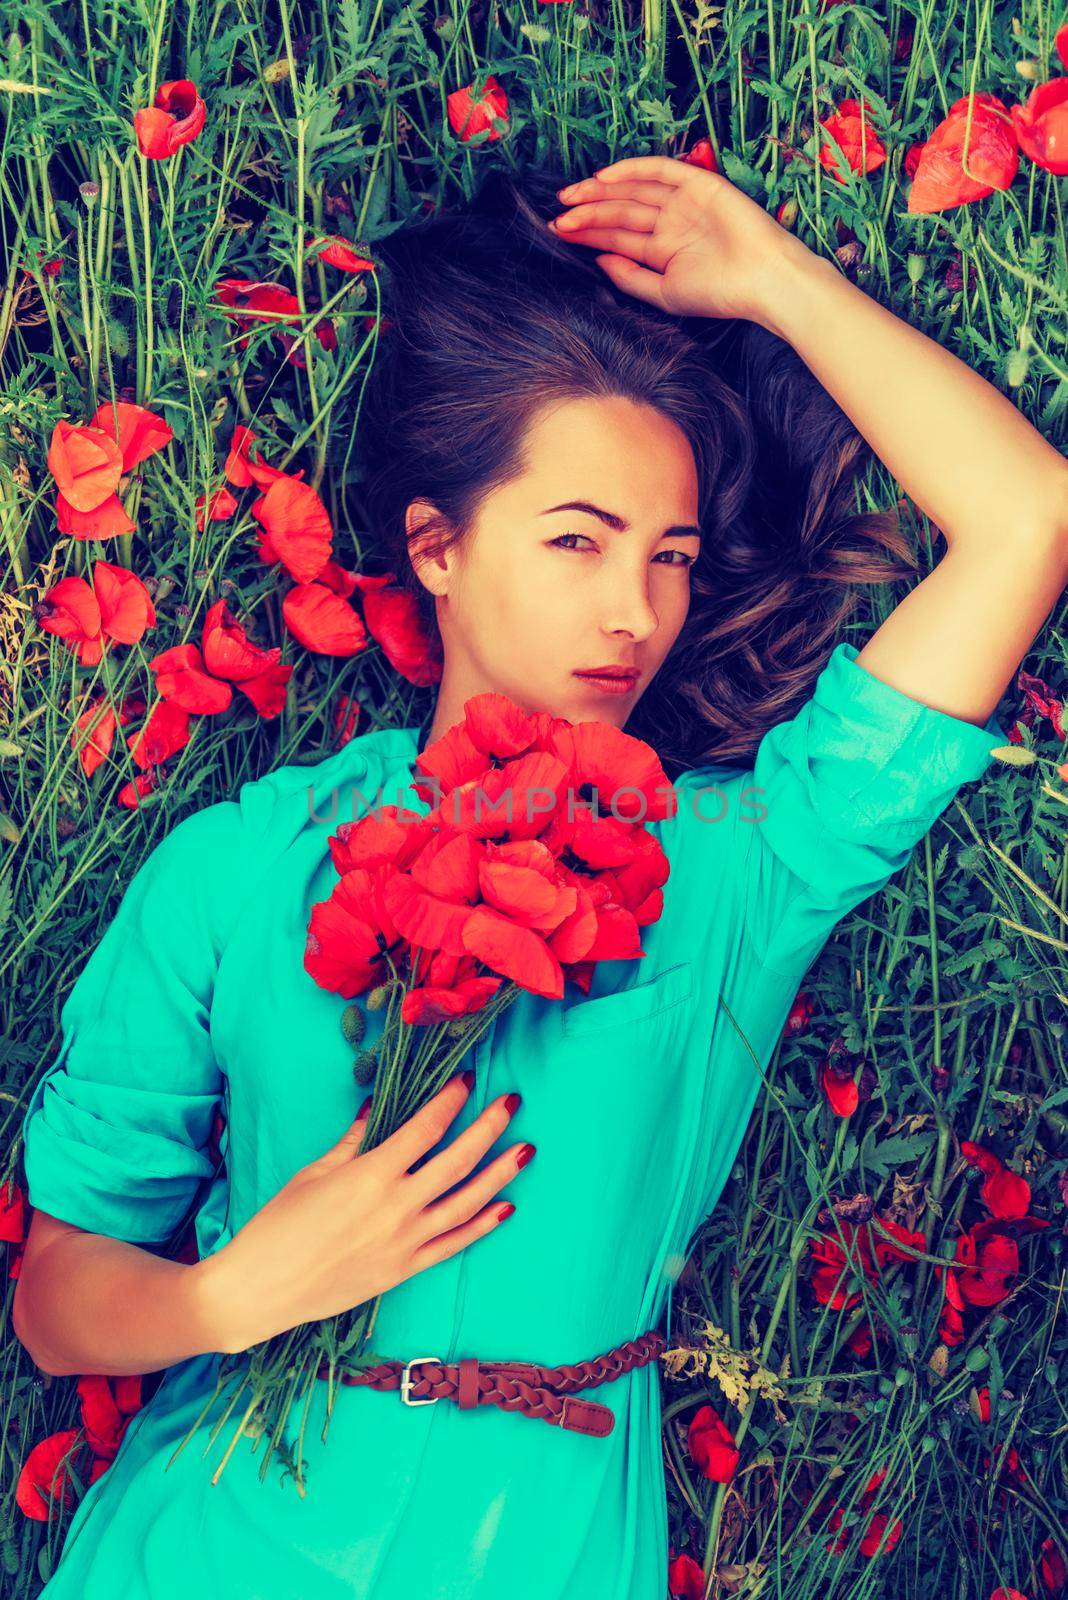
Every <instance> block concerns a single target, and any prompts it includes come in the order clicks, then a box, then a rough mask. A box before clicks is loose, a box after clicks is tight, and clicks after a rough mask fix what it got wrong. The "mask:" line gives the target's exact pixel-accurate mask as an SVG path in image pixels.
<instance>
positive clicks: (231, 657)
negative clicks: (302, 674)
mask: <svg viewBox="0 0 1068 1600" xmlns="http://www.w3.org/2000/svg"><path fill="white" fill-rule="evenodd" d="M201 642H202V647H203V657H204V667H205V669H206V670H207V671H208V672H210V673H211V674H212V676H213V677H216V678H225V679H226V680H227V681H228V682H230V683H234V684H236V686H237V688H238V689H239V690H240V691H241V693H242V694H244V695H246V696H247V697H248V699H249V700H251V701H252V704H253V705H254V706H255V707H256V709H257V711H258V712H259V713H260V715H261V716H262V717H267V718H269V717H276V716H277V715H278V713H279V712H280V711H281V709H282V707H283V706H284V705H285V701H286V686H287V684H288V683H289V680H290V678H291V677H292V675H293V667H292V664H291V663H287V664H285V665H283V663H282V661H281V655H282V650H281V646H279V645H274V646H271V647H269V648H267V649H263V648H261V647H260V646H259V645H255V644H253V643H252V642H251V640H250V639H249V638H248V637H247V635H246V633H245V630H244V628H243V627H242V626H241V624H240V623H239V622H237V621H236V620H235V619H234V618H233V617H232V616H231V615H230V612H229V609H228V607H227V603H226V601H225V600H216V602H215V604H214V605H213V606H210V607H209V608H208V613H207V616H206V617H205V618H204V628H203V632H202V635H201Z"/></svg>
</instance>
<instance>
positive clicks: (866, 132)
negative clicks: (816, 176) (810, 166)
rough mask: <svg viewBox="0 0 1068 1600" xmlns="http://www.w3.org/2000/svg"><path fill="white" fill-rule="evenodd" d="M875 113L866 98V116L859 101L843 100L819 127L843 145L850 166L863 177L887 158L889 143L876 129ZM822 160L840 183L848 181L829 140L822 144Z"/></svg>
mask: <svg viewBox="0 0 1068 1600" xmlns="http://www.w3.org/2000/svg"><path fill="white" fill-rule="evenodd" d="M873 116H874V112H873V110H872V107H871V106H870V104H869V103H868V101H867V100H865V102H864V107H863V116H862V114H861V104H860V101H858V100H843V101H842V102H841V104H840V105H839V106H837V107H836V108H835V110H834V111H832V113H831V115H830V116H829V117H824V118H822V119H821V121H820V127H821V128H824V129H825V130H826V131H827V132H828V133H829V134H831V135H832V137H833V138H835V139H836V140H837V141H838V143H839V144H840V145H841V147H842V151H843V153H844V155H845V158H846V161H847V162H848V163H849V166H850V168H851V170H852V171H853V172H855V173H857V174H859V175H860V176H862V177H864V176H867V174H868V173H869V172H874V171H875V169H876V167H881V166H882V164H883V162H884V161H885V160H886V146H885V145H884V144H883V142H882V140H881V139H880V138H879V136H878V134H877V133H876V132H875V127H874V124H873V122H872V117H873ZM820 164H821V165H822V166H824V167H827V168H828V169H829V171H830V172H831V175H832V177H833V178H834V179H835V181H836V182H837V183H845V182H846V179H845V178H844V177H843V176H842V175H841V173H840V172H839V170H838V158H837V156H836V154H835V152H834V150H832V148H831V146H830V145H829V144H822V145H821V146H820Z"/></svg>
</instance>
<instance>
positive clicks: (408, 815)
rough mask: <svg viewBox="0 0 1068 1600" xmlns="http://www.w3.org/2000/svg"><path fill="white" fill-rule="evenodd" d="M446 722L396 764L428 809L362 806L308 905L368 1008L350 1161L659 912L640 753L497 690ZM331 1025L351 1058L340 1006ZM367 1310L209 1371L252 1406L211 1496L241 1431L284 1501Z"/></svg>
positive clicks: (316, 949) (648, 785)
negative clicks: (377, 1032) (280, 1477)
mask: <svg viewBox="0 0 1068 1600" xmlns="http://www.w3.org/2000/svg"><path fill="white" fill-rule="evenodd" d="M464 713H465V716H464V720H463V721H462V722H459V723H456V724H455V725H454V726H453V727H451V728H450V729H449V730H448V732H447V733H445V734H444V735H443V736H442V737H441V738H440V739H437V740H436V741H435V742H434V743H432V744H430V745H428V746H427V748H426V749H425V750H423V751H422V752H421V753H420V754H419V756H418V758H417V760H416V763H415V768H414V773H415V776H414V777H413V781H412V785H411V787H412V789H413V791H414V793H415V794H416V795H417V796H418V797H419V799H420V800H421V801H423V802H424V803H425V804H426V805H428V806H429V807H430V808H431V809H430V810H429V811H428V812H427V813H426V814H425V815H424V814H421V813H420V812H418V811H416V810H414V809H410V808H407V807H403V806H399V805H382V806H378V807H376V808H375V809H374V810H372V811H369V812H367V813H366V814H365V815H363V816H362V817H360V818H359V819H358V820H354V821H352V822H344V823H342V824H341V825H340V827H339V828H338V829H337V831H336V832H335V833H334V834H333V835H332V837H331V839H330V841H329V843H330V853H331V856H332V859H333V862H334V865H335V867H336V868H337V871H338V880H337V883H336V884H335V885H334V888H333V890H332V891H331V894H330V896H329V898H328V899H326V900H324V901H320V902H319V903H318V904H316V905H315V906H314V907H313V909H312V914H311V921H310V924H309V928H308V939H307V945H306V950H305V957H304V965H305V968H306V970H307V972H308V973H309V974H310V975H311V977H312V978H314V980H315V982H316V983H318V984H319V985H321V987H323V988H324V989H329V990H331V991H332V992H334V993H337V994H339V995H341V996H343V997H345V998H346V999H349V1000H351V999H353V997H354V996H356V995H367V1001H366V1005H367V1007H368V1009H370V1010H375V1011H378V1010H382V1009H383V1008H385V1019H384V1025H383V1031H382V1034H381V1036H380V1037H379V1039H378V1040H377V1042H376V1044H375V1046H374V1048H373V1049H372V1050H364V1051H362V1052H361V1054H360V1056H358V1057H357V1061H356V1066H355V1069H354V1076H355V1079H356V1082H357V1084H359V1083H366V1081H367V1080H368V1079H369V1078H370V1076H371V1075H372V1073H374V1074H375V1075H376V1082H375V1098H374V1109H373V1110H372V1112H371V1114H370V1117H369V1118H368V1122H367V1126H366V1128H365V1132H364V1139H363V1143H362V1145H361V1150H367V1149H370V1148H371V1147H372V1146H373V1145H375V1144H378V1143H380V1142H381V1141H382V1140H384V1139H385V1138H387V1137H388V1136H389V1135H390V1134H391V1133H392V1132H393V1131H394V1130H395V1129H396V1128H398V1127H399V1126H400V1125H401V1124H402V1123H403V1122H406V1121H407V1120H408V1119H409V1118H410V1117H412V1116H413V1115H414V1114H415V1113H416V1112H417V1111H418V1110H419V1109H420V1107H421V1106H423V1105H425V1104H426V1102H427V1101H428V1100H429V1099H431V1098H432V1097H433V1096H434V1095H436V1094H437V1093H438V1092H439V1091H440V1090H441V1089H442V1088H443V1087H444V1085H445V1084H446V1083H447V1082H448V1080H449V1079H450V1078H451V1077H452V1076H453V1075H454V1074H455V1073H456V1072H457V1070H458V1066H459V1062H460V1060H461V1058H462V1057H463V1056H464V1055H465V1054H466V1052H467V1051H468V1050H470V1049H471V1047H472V1046H473V1045H474V1044H475V1043H476V1042H477V1041H478V1040H479V1039H480V1038H481V1037H482V1036H483V1034H484V1033H485V1032H486V1031H487V1029H488V1028H489V1026H490V1024H491V1022H492V1021H493V1019H494V1018H495V1017H496V1016H498V1015H499V1014H500V1012H501V1011H502V1010H504V1009H505V1007H506V1006H507V1005H509V1004H510V1003H511V1001H512V1000H514V999H515V998H516V997H517V996H518V994H519V993H520V991H522V990H525V991H527V992H528V993H532V994H536V995H541V996H543V997H544V998H546V999H556V1000H559V999H561V998H562V996H563V992H564V980H565V978H571V979H572V980H573V981H574V982H576V983H577V984H578V985H579V987H580V989H582V991H583V992H584V993H588V991H589V987H590V983H591V979H592V975H593V969H594V967H595V966H596V963H597V962H598V961H601V960H626V959H631V958H638V957H640V956H642V955H643V954H644V953H645V952H644V951H643V950H642V948H641V930H642V928H643V927H646V926H648V925H649V924H650V923H653V922H655V921H656V920H657V919H658V918H659V916H660V914H661V911H662V909H663V887H662V886H663V884H664V883H665V882H666V880H667V877H668V861H667V857H666V856H665V854H664V851H663V849H662V848H661V846H660V844H659V842H658V841H657V839H656V838H654V836H653V835H652V834H651V833H649V832H648V831H647V830H646V828H645V827H644V823H645V822H646V821H657V820H660V819H662V818H664V817H667V816H671V815H674V811H675V791H674V789H673V787H672V785H671V784H670V783H669V782H668V780H667V777H666V775H665V773H664V770H663V768H662V766H661V765H660V762H659V760H658V759H657V756H656V754H655V752H654V751H653V750H652V749H650V747H649V746H648V745H647V744H644V743H643V742H642V741H641V740H640V739H635V738H634V737H632V736H631V735H630V734H626V733H623V732H622V731H621V730H620V729H619V728H617V727H615V726H614V725H613V724H610V723H606V722H580V723H571V722H569V721H567V720H566V719H565V718H563V717H556V716H552V715H550V714H549V713H547V712H534V713H531V712H527V711H524V710H523V709H522V708H521V707H519V706H517V705H516V704H515V703H514V702H513V701H512V700H510V699H509V698H508V697H507V696H506V695H503V694H496V693H486V694H479V695H475V696H474V697H473V698H471V699H469V700H468V701H467V702H466V703H465V706H464ZM342 1025H343V1027H344V1030H345V1034H346V1038H347V1039H348V1040H349V1042H350V1043H352V1044H355V1045H359V1044H360V1043H361V1042H362V1039H363V1037H364V1029H365V1019H364V1016H363V1013H362V1012H361V1011H360V1009H359V1007H358V1006H350V1007H349V1008H348V1010H347V1011H346V1012H345V1014H344V1016H343V1018H342ZM381 1299H382V1296H381V1295H378V1296H376V1297H375V1298H374V1299H373V1300H370V1301H368V1302H366V1303H365V1304H363V1305H361V1306H358V1307H355V1308H354V1309H352V1310H350V1311H347V1312H345V1313H343V1314H342V1315H339V1316H335V1317H331V1318H329V1319H327V1320H325V1321H322V1322H317V1323H305V1324H302V1325H300V1326H299V1327H296V1328H292V1329H289V1330H287V1331H286V1332H285V1333H282V1334H278V1335H276V1336H275V1337H274V1338H272V1339H268V1340H266V1341H264V1342H263V1343H262V1344H259V1345H256V1346H254V1347H253V1348H252V1349H251V1351H242V1352H241V1353H240V1355H239V1356H224V1357H223V1360H222V1363H221V1366H220V1372H219V1387H221V1385H222V1383H223V1382H224V1380H225V1378H226V1376H228V1374H229V1372H230V1371H231V1370H232V1368H233V1367H234V1366H235V1365H237V1364H241V1365H247V1368H248V1370H247V1372H246V1374H245V1377H244V1383H243V1384H242V1388H244V1387H245V1385H248V1386H250V1387H251V1391H252V1397H251V1399H250V1400H249V1402H248V1405H247V1407H246V1410H245V1412H244V1413H243V1414H241V1421H240V1425H239V1427H238V1430H237V1433H236V1434H235V1435H234V1437H233V1439H232V1441H231V1443H230V1446H229V1447H228V1449H227V1452H226V1455H225V1456H224V1457H223V1460H222V1462H221V1464H220V1466H219V1468H218V1469H217V1471H216V1473H215V1475H214V1477H213V1479H212V1481H213V1482H215V1481H217V1480H218V1477H219V1476H220V1474H221V1472H222V1470H223V1467H224V1466H225V1464H226V1461H227V1460H228V1459H229V1456H230V1453H231V1452H232V1450H233V1448H234V1445H235V1444H236V1443H237V1440H238V1438H240V1436H241V1434H242V1432H245V1433H248V1434H250V1435H254V1436H256V1437H257V1438H258V1437H259V1435H260V1434H261V1433H263V1432H265V1431H266V1430H267V1429H270V1431H271V1441H270V1447H269V1449H268V1451H267V1454H266V1457H265V1459H264V1462H263V1467H262V1469H261V1474H260V1475H261V1478H262V1477H265V1476H266V1469H267V1465H268V1463H269V1461H270V1459H271V1453H272V1452H273V1450H275V1449H276V1448H277V1449H278V1450H279V1453H280V1455H281V1456H282V1458H283V1459H284V1460H285V1462H286V1466H287V1470H288V1471H289V1472H290V1473H291V1474H292V1476H293V1478H294V1482H295V1483H296V1485H297V1488H298V1491H299V1492H300V1493H301V1494H302V1495H303V1493H304V1480H303V1472H302V1463H301V1462H300V1460H299V1450H298V1453H297V1454H298V1459H296V1460H294V1456H293V1451H292V1449H291V1448H290V1447H289V1446H288V1445H286V1444H285V1443H284V1442H282V1441H281V1439H280V1435H281V1430H282V1428H283V1426H284V1424H285V1420H286V1416H287V1414H288V1411H289V1408H290V1406H291V1404H292V1403H293V1401H294V1400H295V1399H296V1398H297V1393H296V1390H297V1388H298V1386H299V1385H300V1384H301V1383H303V1385H304V1387H303V1389H302V1390H301V1393H302V1394H303V1395H304V1397H305V1407H307V1403H308V1402H309V1401H310V1396H311V1391H312V1387H313V1385H314V1382H315V1379H316V1376H317V1375H318V1374H319V1370H320V1367H321V1366H324V1365H325V1366H326V1368H327V1376H328V1378H329V1387H328V1394H329V1399H328V1406H327V1414H326V1422H325V1423H324V1427H323V1439H324V1440H325V1438H326V1435H327V1430H328V1427H329V1421H330V1414H331V1408H332V1404H333V1395H334V1392H335V1391H334V1379H335V1373H336V1372H337V1371H338V1369H340V1370H342V1371H344V1370H346V1369H347V1370H350V1371H358V1370H363V1369H365V1368H366V1367H369V1366H374V1365H376V1364H378V1363H379V1362H381V1361H384V1360H387V1359H389V1358H388V1357H386V1356H383V1355H382V1354H380V1353H378V1352H375V1351H371V1350H368V1349H367V1341H368V1339H369V1337H370V1334H371V1330H372V1328H373V1326H374V1321H375V1316H376V1313H377V1309H378V1305H379V1303H380V1301H381ZM216 1392H218V1389H217V1390H216ZM238 1392H239V1393H240V1392H241V1391H240V1390H239V1391H238ZM236 1398H237V1397H236V1396H235V1397H234V1399H233V1400H232V1401H231V1404H230V1406H229V1407H228V1408H227V1412H226V1415H229V1414H230V1411H231V1410H232V1409H233V1406H234V1404H235V1403H236ZM209 1405H210V1402H209ZM205 1410H207V1408H205ZM201 1415H202V1416H203V1415H204V1413H203V1412H202V1413H201ZM199 1420H200V1419H199V1418H198V1421H199ZM194 1426H195V1425H194ZM218 1426H221V1424H219V1425H218ZM216 1431H217V1428H216ZM188 1437H189V1435H187V1436H186V1438H187V1439H188ZM212 1437H214V1433H213V1435H212ZM184 1442H185V1441H183V1443H184Z"/></svg>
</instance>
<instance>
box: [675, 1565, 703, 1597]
mask: <svg viewBox="0 0 1068 1600" xmlns="http://www.w3.org/2000/svg"><path fill="white" fill-rule="evenodd" d="M668 1594H669V1595H672V1596H679V1597H681V1600H704V1597H705V1574H704V1568H703V1567H701V1566H699V1565H698V1563H697V1562H696V1561H695V1560H694V1558H693V1556H688V1555H681V1556H676V1557H675V1559H674V1560H673V1561H671V1562H669V1564H668Z"/></svg>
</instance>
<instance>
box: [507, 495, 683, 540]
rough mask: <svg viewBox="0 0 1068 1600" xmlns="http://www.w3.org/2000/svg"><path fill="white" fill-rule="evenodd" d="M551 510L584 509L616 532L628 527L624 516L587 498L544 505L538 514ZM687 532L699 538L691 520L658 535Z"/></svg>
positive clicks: (676, 536) (670, 536) (674, 535)
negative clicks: (596, 504)
mask: <svg viewBox="0 0 1068 1600" xmlns="http://www.w3.org/2000/svg"><path fill="white" fill-rule="evenodd" d="M552 511H585V512H586V513H587V514H588V515H589V516H591V517H599V518H600V520H601V521H602V522H607V524H608V526H609V527H610V528H615V530H616V532H617V533H625V532H626V530H627V529H628V528H629V527H630V523H629V522H628V521H627V519H626V517H619V516H616V514H615V512H613V511H605V510H603V509H602V508H601V507H600V506H595V505H591V504H590V502H589V501H588V500H565V501H564V502H563V504H562V505H559V506H546V508H545V510H544V511H542V512H541V513H539V514H540V515H541V516H543V517H547V516H548V515H549V513H550V512H552ZM687 534H692V535H693V536H694V538H696V539H699V538H700V537H701V530H700V528H698V527H696V526H695V525H694V524H693V523H692V522H686V523H682V522H679V523H676V524H675V526H674V527H671V528H665V529H664V531H663V533H662V534H661V535H660V537H661V539H679V538H684V537H685V536H686V535H687Z"/></svg>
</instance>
